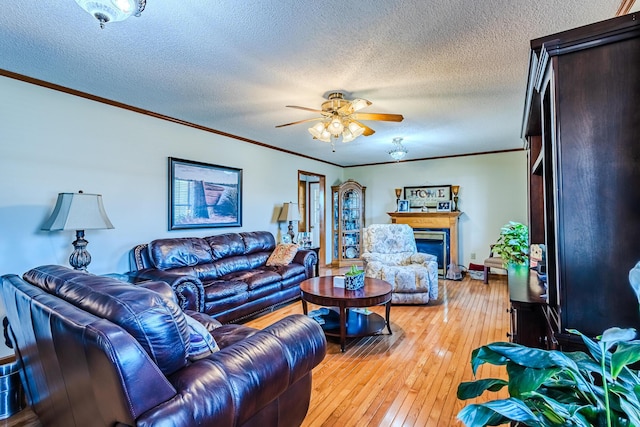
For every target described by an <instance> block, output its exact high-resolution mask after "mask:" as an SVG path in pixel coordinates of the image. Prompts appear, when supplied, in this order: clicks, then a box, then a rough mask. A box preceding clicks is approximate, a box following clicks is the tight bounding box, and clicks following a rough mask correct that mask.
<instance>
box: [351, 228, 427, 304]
mask: <svg viewBox="0 0 640 427" xmlns="http://www.w3.org/2000/svg"><path fill="white" fill-rule="evenodd" d="M363 245H364V248H363V251H362V260H363V261H364V272H365V276H367V277H373V278H376V279H382V280H385V281H387V282H389V283H390V284H391V286H392V288H393V292H392V294H391V302H392V303H393V304H426V303H428V302H429V301H430V300H433V299H437V298H438V262H437V258H436V257H435V256H434V255H430V254H425V253H421V252H418V251H417V248H416V240H415V238H414V236H413V229H412V228H411V227H410V226H408V225H407V224H373V225H370V226H369V227H367V228H365V229H364V232H363Z"/></svg>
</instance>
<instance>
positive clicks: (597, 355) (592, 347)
mask: <svg viewBox="0 0 640 427" xmlns="http://www.w3.org/2000/svg"><path fill="white" fill-rule="evenodd" d="M567 332H569V333H570V334H574V335H579V336H580V337H581V338H582V342H584V344H585V345H586V346H587V349H588V350H589V353H591V356H593V358H594V359H595V360H601V359H602V349H601V348H600V346H599V345H598V344H597V343H596V342H595V341H593V340H592V339H591V338H589V337H588V336H586V335H585V334H583V333H582V332H580V331H578V330H576V329H567Z"/></svg>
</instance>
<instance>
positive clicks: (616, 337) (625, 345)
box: [458, 262, 640, 427]
mask: <svg viewBox="0 0 640 427" xmlns="http://www.w3.org/2000/svg"><path fill="white" fill-rule="evenodd" d="M629 282H630V283H631V286H632V287H633V290H634V292H635V294H636V296H637V297H638V299H639V302H640V262H639V263H637V264H636V266H635V267H634V268H633V269H631V271H630V272H629ZM569 332H571V333H574V334H577V335H580V336H581V337H582V340H583V342H584V344H585V345H586V347H587V349H588V353H584V352H567V353H565V352H561V351H555V350H553V351H550V350H541V349H535V348H529V347H525V346H523V345H519V344H514V343H506V342H498V343H492V344H488V345H485V346H482V347H480V348H477V349H476V350H474V351H473V353H472V355H471V366H472V369H473V373H474V375H475V373H476V371H477V369H478V367H479V366H480V365H482V364H485V363H489V364H492V365H503V366H506V370H507V373H508V375H509V377H508V378H509V379H508V380H503V379H496V378H487V379H478V380H476V381H471V382H463V383H461V384H460V385H459V386H458V398H459V399H461V400H467V399H474V398H476V397H478V396H480V395H481V394H482V393H483V392H484V391H486V390H490V391H498V390H500V389H502V388H503V387H504V386H508V390H509V396H510V397H509V398H507V399H499V400H493V401H489V402H486V403H480V404H471V405H467V406H466V407H464V408H463V409H462V410H461V411H460V413H458V419H460V420H461V421H462V422H463V423H464V424H465V425H466V426H473V427H475V426H486V425H500V424H505V423H507V422H510V421H511V422H513V425H516V426H543V427H544V426H607V427H612V426H616V427H618V426H629V427H631V426H640V372H639V371H638V370H637V369H633V368H631V367H630V365H632V364H634V363H636V362H638V361H640V341H639V340H636V339H635V337H636V331H635V329H633V328H629V329H621V328H617V327H613V328H609V329H607V330H606V331H605V332H604V333H603V334H602V335H601V336H599V337H597V339H596V340H592V339H590V338H588V337H586V336H584V335H582V334H581V333H580V332H578V331H575V330H570V331H569Z"/></svg>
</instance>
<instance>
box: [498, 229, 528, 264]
mask: <svg viewBox="0 0 640 427" xmlns="http://www.w3.org/2000/svg"><path fill="white" fill-rule="evenodd" d="M493 252H494V253H496V254H498V255H500V256H501V257H502V261H503V262H504V264H505V266H506V265H507V264H509V263H514V264H526V263H527V261H528V260H529V228H528V227H527V226H526V225H524V224H521V223H519V222H513V221H509V223H508V224H506V225H504V226H503V227H502V228H501V229H500V237H499V238H498V241H497V242H496V244H495V245H493Z"/></svg>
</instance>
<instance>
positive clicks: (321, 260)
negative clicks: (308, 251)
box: [298, 170, 327, 267]
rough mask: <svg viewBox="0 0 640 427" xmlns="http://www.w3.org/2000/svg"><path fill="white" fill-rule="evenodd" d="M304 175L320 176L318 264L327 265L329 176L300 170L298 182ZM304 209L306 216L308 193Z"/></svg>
mask: <svg viewBox="0 0 640 427" xmlns="http://www.w3.org/2000/svg"><path fill="white" fill-rule="evenodd" d="M302 176H315V177H318V180H319V184H320V185H319V191H320V200H319V201H318V203H319V205H320V214H319V217H318V226H319V227H320V231H319V233H320V242H319V245H318V246H319V247H320V250H319V251H318V265H319V266H321V267H325V266H326V265H327V262H326V259H327V257H326V244H327V243H326V242H327V236H326V233H327V228H326V220H325V212H326V203H325V201H326V199H327V194H326V181H327V177H326V176H325V175H322V174H319V173H315V172H308V171H303V170H298V184H300V181H301V180H302ZM299 198H300V187H299V186H298V199H299ZM304 209H305V211H304V212H301V213H303V214H304V216H305V218H306V217H307V213H308V212H307V210H308V209H309V200H308V194H307V201H306V203H305V208H304Z"/></svg>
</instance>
